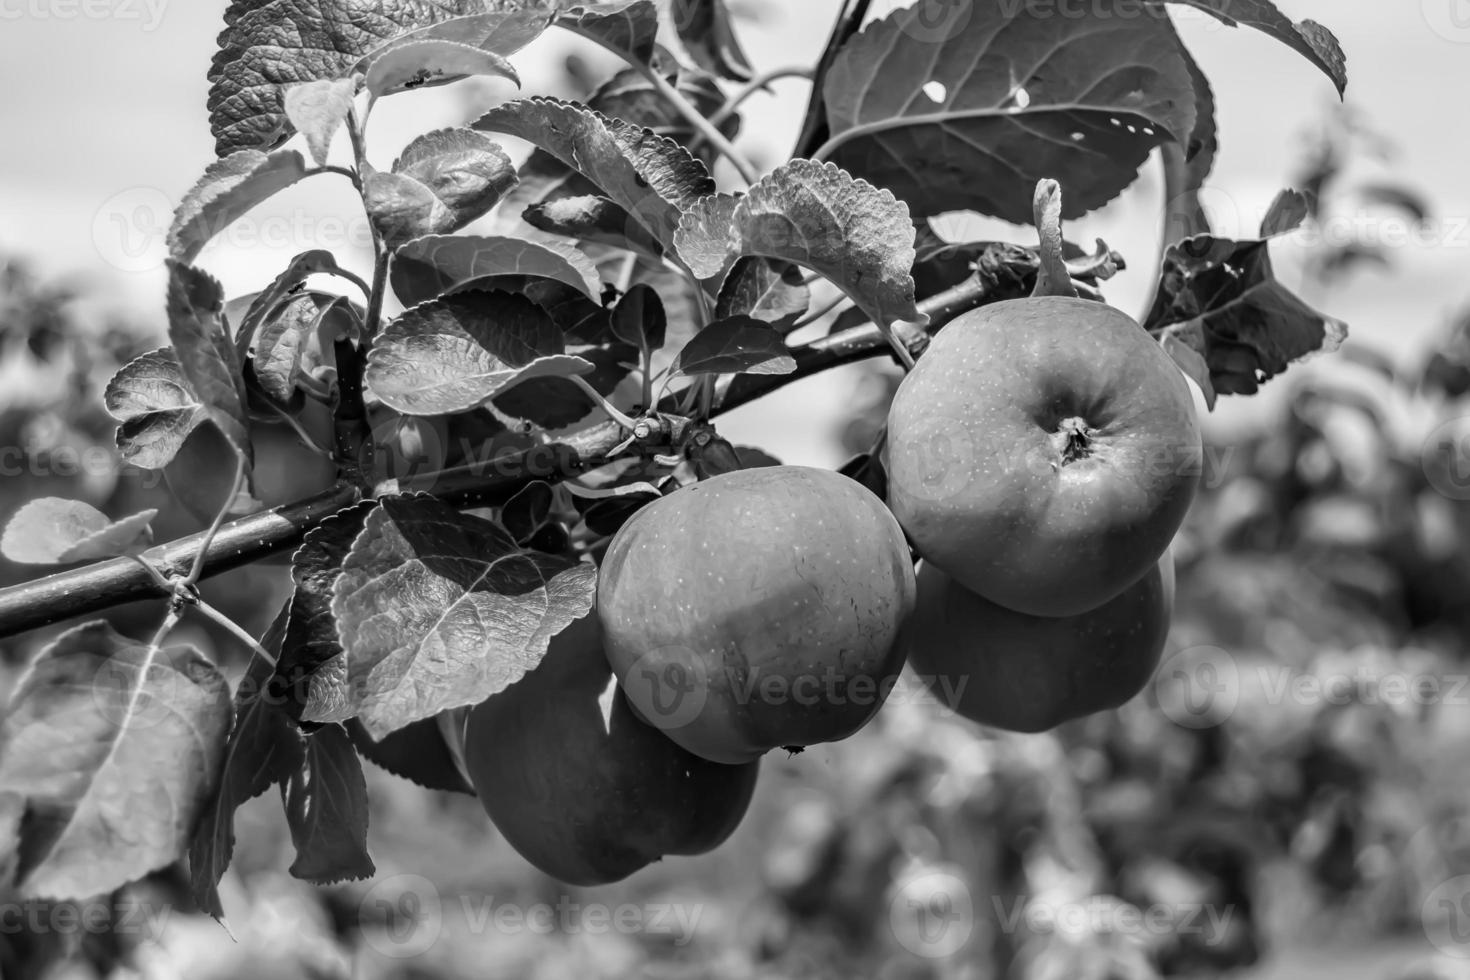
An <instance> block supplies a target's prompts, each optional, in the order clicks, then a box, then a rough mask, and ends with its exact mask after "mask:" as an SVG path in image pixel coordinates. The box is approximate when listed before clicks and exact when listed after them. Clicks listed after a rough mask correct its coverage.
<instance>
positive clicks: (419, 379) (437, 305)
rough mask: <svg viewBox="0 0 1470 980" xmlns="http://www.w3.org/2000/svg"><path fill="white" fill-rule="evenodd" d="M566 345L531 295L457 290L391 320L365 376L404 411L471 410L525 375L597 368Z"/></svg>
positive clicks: (556, 374) (390, 403) (378, 393)
mask: <svg viewBox="0 0 1470 980" xmlns="http://www.w3.org/2000/svg"><path fill="white" fill-rule="evenodd" d="M563 349H564V341H563V339H562V333H561V331H560V330H559V329H558V328H557V326H556V324H555V323H553V322H552V320H551V317H550V316H548V315H547V313H546V311H545V310H543V309H542V308H541V307H539V306H537V305H536V304H535V303H533V302H531V301H530V300H529V299H527V298H526V297H524V296H521V295H518V294H516V293H504V292H482V291H474V292H463V293H454V294H452V295H450V296H444V297H441V298H439V299H436V300H433V301H431V302H428V303H424V304H421V305H419V306H415V307H413V308H412V309H410V310H408V311H407V312H405V313H404V314H403V315H402V316H400V317H399V318H398V319H396V320H394V321H393V322H392V323H390V324H389V325H388V326H387V327H386V328H385V329H384V330H383V332H382V334H381V335H379V337H378V338H377V341H376V343H375V344H374V346H373V351H372V353H371V354H370V355H369V356H368V363H367V372H366V381H367V385H368V387H369V388H370V389H371V390H372V392H373V394H375V395H376V396H377V397H378V398H379V399H380V400H381V401H382V402H383V404H385V405H387V406H388V407H389V408H392V409H395V410H396V411H400V412H403V413H405V414H407V415H447V414H451V413H454V412H466V411H469V410H470V409H472V408H477V407H479V406H480V405H483V404H485V403H486V402H487V401H489V400H490V399H492V398H494V397H495V396H496V395H498V394H500V393H501V392H502V391H505V390H507V389H509V388H510V387H512V386H513V385H515V384H518V383H520V382H522V381H525V380H527V379H530V378H535V377H547V376H553V377H568V376H570V375H574V374H584V373H587V372H589V371H591V370H592V367H593V366H592V364H591V363H590V362H588V361H585V360H583V359H582V358H580V357H573V356H569V355H565V354H563V353H562V351H563Z"/></svg>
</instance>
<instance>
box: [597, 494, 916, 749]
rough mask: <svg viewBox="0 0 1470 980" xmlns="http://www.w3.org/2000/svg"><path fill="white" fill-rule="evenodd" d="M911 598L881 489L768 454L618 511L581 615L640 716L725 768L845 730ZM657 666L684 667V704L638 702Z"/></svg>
mask: <svg viewBox="0 0 1470 980" xmlns="http://www.w3.org/2000/svg"><path fill="white" fill-rule="evenodd" d="M914 601H915V579H914V570H913V565H912V561H911V559H910V556H909V550H908V546H907V544H906V543H905V541H904V537H903V531H902V529H901V528H900V527H899V526H898V522H897V521H895V520H894V518H893V515H892V514H890V513H889V512H888V509H887V508H886V507H885V506H884V505H883V502H882V501H881V500H879V499H878V498H877V497H876V496H874V495H873V494H872V493H871V492H870V491H868V490H867V489H866V488H864V487H863V486H861V485H859V484H858V483H856V482H855V481H853V480H850V479H848V478H847V477H844V476H842V475H840V474H838V473H833V472H831V471H828V470H820V469H813V468H808V467H800V466H773V467H763V468H759V469H748V470H739V471H736V472H732V473H726V474H722V475H720V476H716V477H714V478H712V479H709V480H705V481H702V482H700V483H696V484H693V485H691V486H688V487H684V488H682V489H679V490H676V491H675V492H674V493H673V494H671V495H669V496H667V497H664V498H662V499H661V500H657V501H655V502H654V503H652V504H650V505H649V506H647V507H645V508H643V509H642V510H640V511H639V512H638V513H637V514H636V515H634V517H633V518H632V519H631V520H630V521H629V522H628V523H627V524H625V525H624V526H623V527H622V528H621V529H620V530H619V531H618V533H617V535H616V536H615V537H614V539H613V542H612V544H611V545H610V546H609V548H608V551H607V556H606V558H605V559H604V560H603V563H602V568H601V573H600V575H599V578H598V592H597V615H598V618H599V620H600V621H601V623H602V628H603V633H604V642H605V648H606V650H607V654H608V659H609V661H610V662H611V664H612V667H613V670H614V672H616V673H617V676H618V679H619V681H620V682H621V683H622V686H623V690H624V692H625V693H626V694H627V696H628V699H629V701H630V702H631V703H632V704H633V705H634V706H635V707H636V708H637V709H638V711H639V713H640V715H641V716H643V717H644V718H646V719H647V720H648V721H649V722H650V723H651V724H653V725H656V726H658V727H659V728H661V729H662V730H663V731H664V732H665V733H666V734H667V735H668V736H669V737H670V738H672V739H673V740H674V741H675V742H677V743H678V744H679V745H681V746H683V747H684V748H686V749H688V750H689V751H690V752H693V753H695V754H696V755H699V756H702V757H704V758H706V759H710V760H712V761H715V762H723V763H727V764H733V763H740V762H746V761H749V760H751V759H755V758H758V757H759V756H761V755H762V754H764V753H765V752H767V751H769V750H771V749H772V748H776V747H778V746H802V745H812V744H815V743H818V742H830V741H835V740H838V739H841V738H845V737H846V736H848V735H850V734H852V733H853V732H855V731H857V730H858V729H859V728H861V727H862V726H863V725H864V724H865V723H866V722H867V721H868V719H869V718H871V717H872V716H873V714H874V713H876V712H877V710H878V708H879V707H880V706H881V704H882V701H883V698H884V697H885V696H886V695H887V693H888V691H889V690H890V688H891V686H892V684H893V681H894V680H895V679H896V677H897V675H898V672H899V670H900V669H901V668H902V666H903V651H902V649H901V646H900V644H899V642H898V641H899V634H900V630H901V629H902V627H903V626H904V624H905V622H906V620H907V619H908V617H909V614H910V613H911V612H912V610H913V607H914ZM670 669H672V670H676V671H679V672H680V676H685V677H691V678H696V679H697V683H698V689H697V690H696V691H694V694H695V695H696V696H697V697H698V698H699V699H701V700H699V701H698V702H696V703H697V705H698V710H697V711H693V712H692V714H678V715H671V714H669V713H667V712H665V711H664V710H662V708H661V707H660V705H658V704H656V703H654V702H653V701H652V700H651V698H653V697H654V694H653V692H652V691H650V688H649V685H648V684H645V683H643V678H645V677H648V676H664V675H665V672H667V671H668V670H670ZM650 672H651V673H650ZM630 681H631V682H630ZM834 695H835V696H834Z"/></svg>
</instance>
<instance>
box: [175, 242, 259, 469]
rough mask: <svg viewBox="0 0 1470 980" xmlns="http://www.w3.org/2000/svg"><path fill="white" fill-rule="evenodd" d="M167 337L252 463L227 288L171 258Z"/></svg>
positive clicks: (213, 414)
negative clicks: (228, 320)
mask: <svg viewBox="0 0 1470 980" xmlns="http://www.w3.org/2000/svg"><path fill="white" fill-rule="evenodd" d="M168 272H169V276H168V303H167V308H168V339H169V340H170V341H171V342H172V343H173V346H174V352H175V354H176V355H177V356H178V359H179V367H180V369H181V370H182V371H183V374H184V377H185V378H186V379H188V382H189V387H190V389H192V390H193V392H194V394H195V395H197V396H198V398H199V403H200V405H201V406H202V407H203V412H204V417H205V418H207V419H209V421H211V422H213V423H214V424H215V426H216V427H217V428H218V429H219V430H220V432H221V433H222V434H223V435H224V437H225V438H226V439H227V440H228V441H229V443H230V445H231V446H233V447H234V449H235V452H237V453H239V454H240V456H241V458H243V459H244V460H245V461H246V462H247V463H248V462H250V460H251V458H252V450H251V446H250V422H249V419H248V416H247V414H246V410H245V382H244V379H243V377H242V376H241V372H240V363H239V360H238V358H237V355H236V353H235V347H234V344H233V343H232V342H231V340H230V329H229V324H227V323H225V320H224V305H225V298H224V290H223V289H221V287H220V284H219V282H218V281H216V280H215V279H214V278H213V277H212V276H210V275H209V274H208V273H206V272H203V271H202V270H199V269H196V268H194V267H193V266H189V265H184V264H182V263H180V262H176V261H174V260H172V259H170V260H169V262H168Z"/></svg>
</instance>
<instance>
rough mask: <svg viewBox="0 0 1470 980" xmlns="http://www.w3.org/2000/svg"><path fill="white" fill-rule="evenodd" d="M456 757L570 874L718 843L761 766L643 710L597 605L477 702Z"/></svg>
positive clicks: (508, 828) (591, 878) (518, 842)
mask: <svg viewBox="0 0 1470 980" xmlns="http://www.w3.org/2000/svg"><path fill="white" fill-rule="evenodd" d="M464 761H465V768H466V769H467V770H468V771H469V775H470V779H471V782H472V783H473V784H474V787H475V792H476V793H477V794H478V796H479V797H480V802H481V804H482V805H483V806H484V808H485V812H486V813H487V814H489V816H490V819H491V821H492V822H493V823H494V824H495V826H496V829H498V830H499V831H500V833H501V834H502V835H504V837H505V839H506V840H507V841H509V842H510V844H511V846H512V847H514V848H515V849H516V851H517V852H519V853H520V854H521V855H522V856H523V857H525V858H526V860H528V861H530V862H531V863H532V864H534V865H536V867H538V868H540V869H541V870H542V871H544V872H546V873H547V874H549V875H551V876H552V877H553V878H556V879H558V880H560V881H563V882H566V883H567V884H571V885H598V884H606V883H607V882H611V881H618V880H620V879H622V878H626V877H627V876H628V875H630V874H632V873H633V872H635V871H637V870H638V869H640V868H642V867H644V866H646V865H647V864H649V863H650V862H653V861H657V860H659V859H660V858H661V857H663V856H664V855H666V854H702V853H704V852H705V851H708V850H711V849H712V848H714V847H717V846H718V845H719V844H721V843H723V842H724V840H725V839H726V838H727V837H729V836H730V834H731V833H732V832H733V831H734V830H735V828H736V826H737V825H738V824H739V823H740V820H741V818H743V817H744V815H745V811H746V809H747V807H748V806H749V804H750V798H751V794H752V793H753V792H754V789H755V783H756V776H757V773H758V768H759V765H760V764H759V763H758V762H751V763H748V764H746V765H742V766H725V765H720V764H719V763H715V762H708V761H706V760H704V759H701V758H698V757H697V756H694V755H691V754H689V753H688V752H686V751H684V750H683V749H681V748H680V747H679V746H677V745H675V744H674V743H673V742H671V741H669V740H668V739H667V738H665V737H664V735H663V734H662V733H660V732H659V731H657V730H656V729H653V728H650V727H649V726H648V725H646V724H644V723H643V722H642V721H639V720H638V718H637V717H635V716H634V714H633V712H632V711H631V710H630V709H629V707H628V703H627V701H626V700H625V699H624V698H623V697H622V695H621V693H620V692H619V691H618V690H617V687H616V685H615V684H614V682H613V679H612V671H611V670H610V669H609V668H608V665H607V658H606V657H605V656H604V655H603V652H602V644H601V641H600V637H599V630H598V625H597V617H595V616H585V617H583V618H582V619H580V620H577V621H576V622H574V623H572V625H571V626H570V627H568V628H567V629H566V630H564V631H563V632H561V633H559V634H558V635H557V636H556V637H554V638H553V639H552V641H551V646H550V648H549V649H548V651H547V653H546V657H545V658H544V659H543V660H542V661H541V663H540V664H539V665H538V666H537V667H536V668H535V669H534V670H532V671H531V672H530V673H528V674H527V675H526V676H524V677H522V678H521V679H520V680H518V681H516V682H515V683H514V684H512V685H511V686H510V687H508V688H506V689H505V690H503V691H501V692H500V693H499V694H495V695H493V696H491V697H490V698H489V699H487V700H486V701H484V702H483V703H481V704H479V705H477V706H475V708H474V709H473V710H472V711H471V712H470V717H469V721H468V724H467V726H466V729H465V747H464Z"/></svg>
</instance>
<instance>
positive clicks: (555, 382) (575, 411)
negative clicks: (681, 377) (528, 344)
mask: <svg viewBox="0 0 1470 980" xmlns="http://www.w3.org/2000/svg"><path fill="white" fill-rule="evenodd" d="M575 353H576V355H577V356H578V357H580V358H582V359H583V360H585V361H587V362H589V363H590V364H592V366H593V370H592V371H591V372H589V373H587V374H584V375H582V380H584V381H586V382H587V383H588V384H590V385H591V386H592V388H593V390H594V391H596V392H597V393H598V394H599V395H603V396H604V397H611V396H612V394H613V392H614V391H616V390H617V387H618V385H619V384H621V383H622V381H623V379H624V378H626V377H627V376H628V374H629V373H630V371H629V368H628V365H630V364H636V363H637V362H638V355H639V351H638V348H636V347H632V346H629V345H628V344H619V343H614V344H609V345H607V346H605V347H583V348H580V349H578V350H577V351H576V352H575ZM495 408H496V410H497V411H499V412H502V413H504V414H505V415H508V416H510V417H511V418H513V419H520V420H522V421H525V422H530V423H531V424H532V425H536V426H540V427H541V428H543V429H561V428H565V427H566V426H569V425H573V424H575V423H577V422H580V421H582V420H583V419H585V418H586V417H587V416H588V415H590V414H592V412H593V410H594V409H596V408H597V406H596V405H594V404H593V403H592V399H590V398H588V397H587V393H586V392H585V391H583V390H582V389H581V388H580V387H579V386H577V385H575V384H573V383H572V382H570V381H568V380H566V379H565V378H532V379H530V380H529V381H526V382H524V383H522V384H518V385H516V386H515V387H514V388H512V389H510V390H509V391H507V392H506V393H505V394H503V395H498V396H496V398H495ZM518 540H519V539H518Z"/></svg>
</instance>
